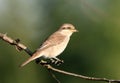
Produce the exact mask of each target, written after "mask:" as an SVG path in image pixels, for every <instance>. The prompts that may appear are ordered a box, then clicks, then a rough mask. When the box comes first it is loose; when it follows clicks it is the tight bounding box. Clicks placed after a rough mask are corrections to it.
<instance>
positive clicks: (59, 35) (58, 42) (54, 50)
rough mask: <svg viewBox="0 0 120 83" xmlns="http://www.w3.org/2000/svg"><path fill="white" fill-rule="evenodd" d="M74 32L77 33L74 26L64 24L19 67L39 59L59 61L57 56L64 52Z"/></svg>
mask: <svg viewBox="0 0 120 83" xmlns="http://www.w3.org/2000/svg"><path fill="white" fill-rule="evenodd" d="M74 32H78V30H77V29H75V26H74V25H72V24H70V23H64V24H63V25H62V26H61V27H60V28H59V29H58V30H57V31H56V32H54V33H53V34H52V35H51V36H49V37H48V38H47V39H46V40H45V41H44V42H43V43H42V44H41V46H40V47H39V48H38V49H37V50H36V51H35V52H34V53H33V55H32V56H31V57H30V58H28V59H27V60H26V61H25V62H23V63H22V64H21V65H20V66H21V67H23V66H25V65H26V64H28V63H29V62H31V61H33V60H36V59H38V58H40V57H44V58H46V59H51V60H53V59H54V60H56V61H60V59H58V58H57V56H58V55H60V54H61V53H62V52H63V51H64V50H65V48H66V47H67V45H68V42H69V40H70V37H71V35H72V34H73V33H74Z"/></svg>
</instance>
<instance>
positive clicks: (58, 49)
mask: <svg viewBox="0 0 120 83" xmlns="http://www.w3.org/2000/svg"><path fill="white" fill-rule="evenodd" d="M68 42H69V38H65V40H64V41H63V42H61V43H59V44H57V45H55V46H53V47H51V48H49V49H48V50H49V54H48V55H49V56H48V57H49V58H52V57H56V56H58V55H60V54H61V53H62V52H63V51H64V50H65V48H66V47H67V44H68Z"/></svg>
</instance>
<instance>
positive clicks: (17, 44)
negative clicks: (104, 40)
mask: <svg viewBox="0 0 120 83" xmlns="http://www.w3.org/2000/svg"><path fill="white" fill-rule="evenodd" d="M0 39H2V40H3V41H5V42H7V43H9V44H10V45H14V46H15V47H16V49H17V50H18V51H22V50H24V51H25V52H26V53H27V54H28V55H30V56H32V54H33V52H32V51H31V50H30V49H28V48H27V47H26V46H25V45H24V44H22V43H20V40H19V39H16V40H14V39H12V38H10V37H8V36H7V34H2V33H0ZM40 65H42V66H44V67H46V68H47V69H48V70H51V71H55V72H58V73H61V74H66V75H70V76H74V77H78V78H82V79H86V80H92V81H104V82H108V83H113V82H114V83H120V80H111V79H107V78H96V77H88V76H83V75H80V74H75V73H71V72H67V71H63V70H60V69H56V68H54V67H52V66H51V65H49V64H44V63H40ZM52 76H53V77H54V78H55V79H56V80H57V78H56V77H55V76H54V75H52ZM57 81H59V80H57ZM59 83H60V82H59Z"/></svg>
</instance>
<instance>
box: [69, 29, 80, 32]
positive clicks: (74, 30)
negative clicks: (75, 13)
mask: <svg viewBox="0 0 120 83" xmlns="http://www.w3.org/2000/svg"><path fill="white" fill-rule="evenodd" d="M71 31H72V32H79V31H78V30H77V29H72V30H71Z"/></svg>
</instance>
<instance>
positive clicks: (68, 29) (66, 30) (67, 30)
mask: <svg viewBox="0 0 120 83" xmlns="http://www.w3.org/2000/svg"><path fill="white" fill-rule="evenodd" d="M59 31H60V32H61V33H62V34H65V35H72V33H74V32H78V30H76V29H75V27H74V26H73V25H72V24H69V23H65V24H63V25H62V26H61V27H60V29H59Z"/></svg>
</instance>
